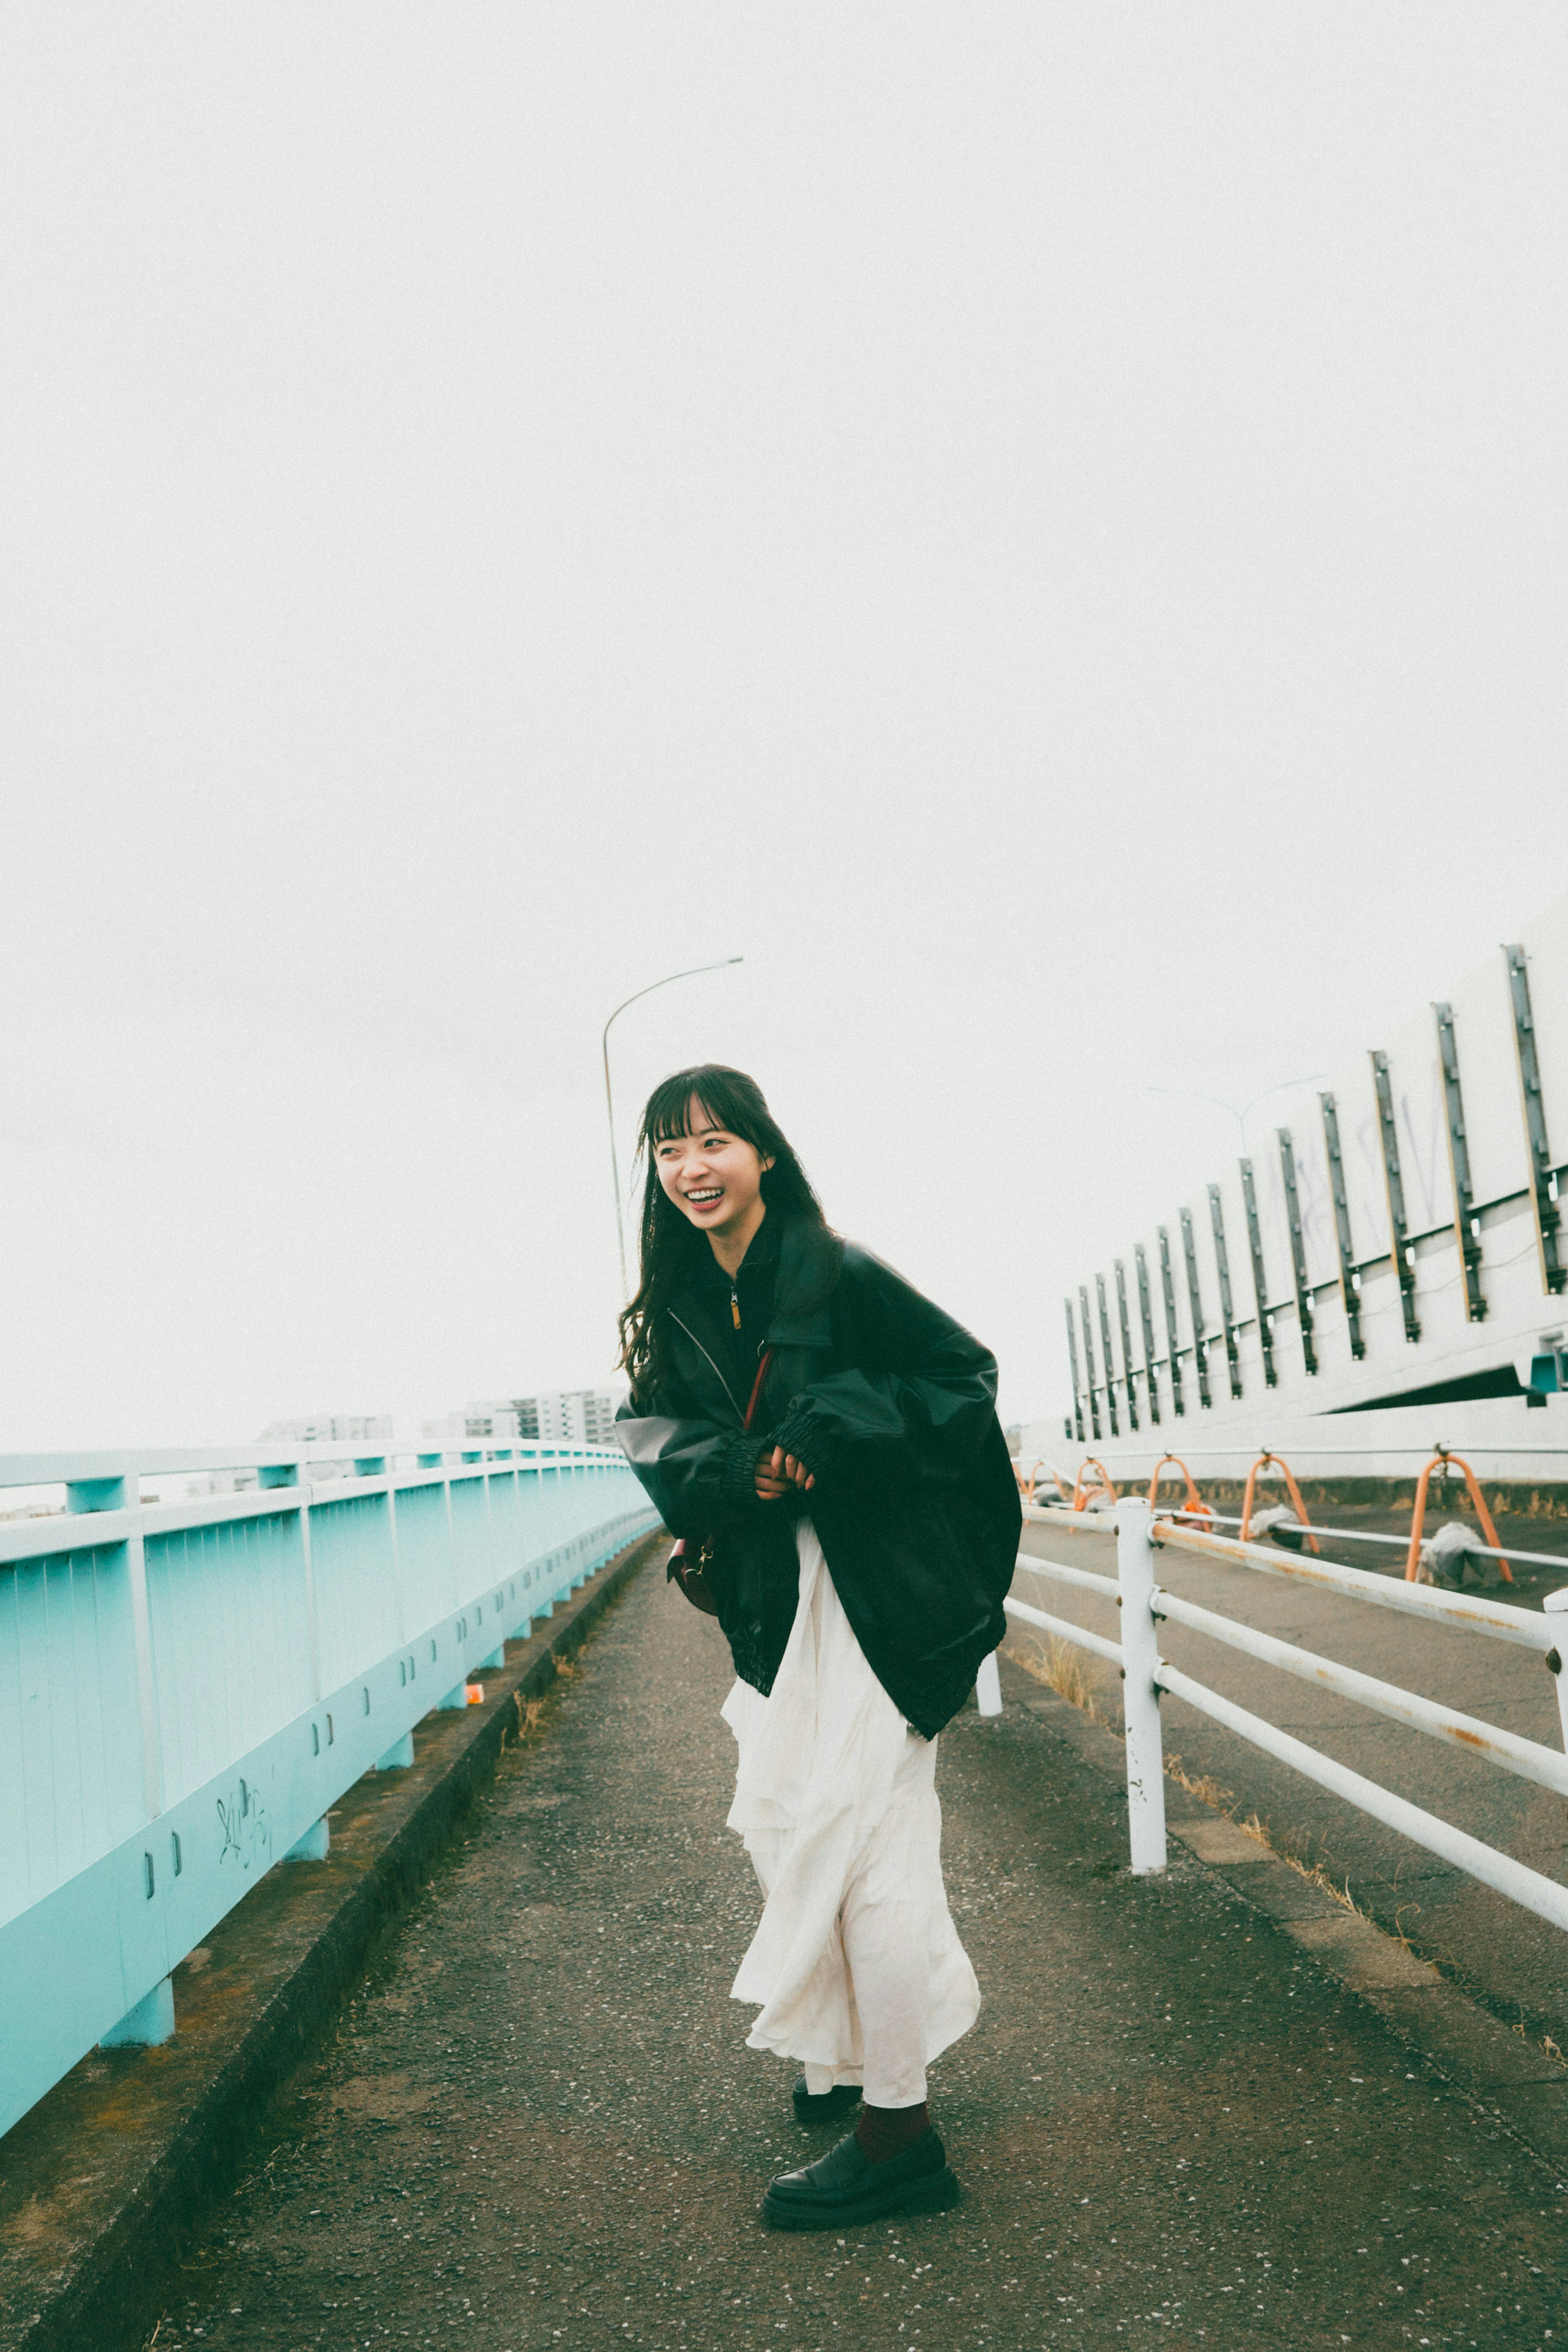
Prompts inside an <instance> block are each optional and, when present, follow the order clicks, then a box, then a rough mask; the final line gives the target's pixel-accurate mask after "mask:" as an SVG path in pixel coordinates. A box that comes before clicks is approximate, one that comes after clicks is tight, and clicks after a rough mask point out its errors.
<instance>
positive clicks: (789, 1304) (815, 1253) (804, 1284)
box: [768, 1218, 844, 1348]
mask: <svg viewBox="0 0 1568 2352" xmlns="http://www.w3.org/2000/svg"><path fill="white" fill-rule="evenodd" d="M843 1262H844V1245H843V1244H842V1242H841V1240H840V1239H839V1237H838V1235H837V1234H831V1233H830V1232H829V1231H828V1229H827V1227H826V1226H825V1225H814V1224H808V1223H804V1222H803V1221H802V1220H801V1219H800V1218H796V1219H793V1220H792V1221H791V1222H790V1223H789V1224H787V1225H786V1226H785V1227H784V1229H783V1231H782V1233H781V1234H779V1280H778V1284H777V1286H776V1287H775V1289H774V1293H773V1320H772V1322H771V1323H770V1324H769V1325H768V1346H769V1347H770V1348H827V1347H831V1344H832V1338H833V1330H832V1321H831V1317H830V1315H829V1311H828V1302H829V1300H830V1299H831V1297H832V1295H833V1292H834V1290H835V1289H836V1288H837V1287H838V1280H839V1275H840V1273H841V1270H842V1266H843Z"/></svg>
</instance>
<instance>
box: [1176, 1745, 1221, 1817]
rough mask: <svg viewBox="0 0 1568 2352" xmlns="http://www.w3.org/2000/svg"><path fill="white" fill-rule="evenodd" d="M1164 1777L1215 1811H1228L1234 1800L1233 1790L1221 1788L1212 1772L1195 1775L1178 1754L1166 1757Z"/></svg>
mask: <svg viewBox="0 0 1568 2352" xmlns="http://www.w3.org/2000/svg"><path fill="white" fill-rule="evenodd" d="M1166 1780H1174V1781H1175V1782H1176V1786H1177V1787H1178V1788H1180V1789H1185V1790H1186V1792H1187V1794H1188V1796H1189V1797H1196V1798H1197V1800H1198V1802H1199V1803H1200V1804H1204V1805H1212V1807H1213V1808H1214V1811H1216V1812H1217V1813H1228V1811H1230V1808H1231V1806H1232V1805H1233V1804H1234V1803H1235V1802H1236V1799H1235V1795H1234V1793H1233V1791H1232V1790H1229V1789H1222V1788H1221V1787H1220V1785H1219V1783H1218V1780H1216V1779H1215V1777H1214V1775H1213V1773H1212V1772H1200V1773H1197V1774H1196V1775H1195V1774H1193V1773H1191V1772H1189V1771H1188V1770H1187V1769H1186V1765H1185V1764H1184V1763H1183V1762H1182V1760H1181V1758H1180V1757H1179V1756H1167V1757H1166Z"/></svg>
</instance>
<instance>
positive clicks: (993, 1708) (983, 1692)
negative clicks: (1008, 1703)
mask: <svg viewBox="0 0 1568 2352" xmlns="http://www.w3.org/2000/svg"><path fill="white" fill-rule="evenodd" d="M975 1698H976V1703H977V1706H978V1707H979V1710H980V1713H981V1714H982V1715H1000V1713H1001V1711H1002V1678H1001V1675H1000V1674H999V1673H998V1670H997V1654H996V1652H995V1651H994V1650H993V1651H992V1652H991V1654H990V1655H989V1656H988V1657H985V1658H982V1659H981V1660H980V1671H979V1673H978V1674H977V1675H976V1677H975Z"/></svg>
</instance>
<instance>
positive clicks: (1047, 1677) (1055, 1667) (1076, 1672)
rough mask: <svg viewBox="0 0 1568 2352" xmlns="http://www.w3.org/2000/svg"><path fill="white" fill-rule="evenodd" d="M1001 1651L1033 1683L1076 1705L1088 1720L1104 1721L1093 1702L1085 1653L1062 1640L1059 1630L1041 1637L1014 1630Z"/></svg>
mask: <svg viewBox="0 0 1568 2352" xmlns="http://www.w3.org/2000/svg"><path fill="white" fill-rule="evenodd" d="M1002 1655H1003V1657H1004V1658H1010V1659H1011V1660H1012V1663H1013V1664H1014V1665H1015V1666H1021V1667H1022V1668H1023V1670H1024V1672H1025V1674H1026V1675H1033V1677H1034V1679H1035V1681H1036V1682H1037V1683H1043V1684H1044V1685H1045V1686H1046V1688H1047V1690H1053V1691H1055V1693H1056V1695H1057V1696H1058V1697H1059V1698H1064V1699H1066V1700H1067V1701H1068V1702H1069V1704H1070V1705H1071V1706H1075V1707H1077V1708H1078V1709H1079V1710H1080V1711H1081V1712H1082V1714H1084V1715H1086V1716H1087V1717H1089V1720H1090V1722H1091V1723H1103V1721H1104V1717H1103V1716H1102V1715H1101V1713H1100V1710H1099V1706H1097V1704H1096V1699H1095V1691H1094V1677H1093V1674H1092V1669H1091V1667H1090V1664H1089V1658H1088V1655H1087V1653H1086V1652H1084V1651H1082V1650H1081V1649H1079V1647H1078V1645H1077V1643H1073V1642H1068V1641H1065V1640H1063V1638H1062V1636H1061V1634H1060V1633H1049V1634H1046V1635H1045V1636H1044V1637H1043V1638H1042V1637H1041V1636H1040V1634H1038V1633H1027V1634H1026V1633H1015V1634H1014V1635H1013V1636H1012V1638H1011V1639H1010V1641H1009V1642H1007V1643H1004V1645H1003V1648H1002Z"/></svg>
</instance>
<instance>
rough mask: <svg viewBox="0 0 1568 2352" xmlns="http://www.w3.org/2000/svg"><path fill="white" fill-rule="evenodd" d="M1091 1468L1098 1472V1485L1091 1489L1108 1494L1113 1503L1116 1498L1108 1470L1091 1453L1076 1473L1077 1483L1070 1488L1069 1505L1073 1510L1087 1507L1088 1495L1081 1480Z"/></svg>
mask: <svg viewBox="0 0 1568 2352" xmlns="http://www.w3.org/2000/svg"><path fill="white" fill-rule="evenodd" d="M1091 1470H1093V1471H1096V1472H1098V1474H1099V1478H1100V1484H1099V1485H1098V1486H1096V1487H1094V1488H1093V1490H1092V1491H1093V1492H1094V1493H1095V1494H1096V1495H1109V1496H1110V1497H1111V1500H1112V1501H1113V1503H1114V1502H1115V1501H1117V1500H1118V1496H1117V1494H1116V1489H1115V1487H1114V1486H1113V1485H1112V1483H1111V1475H1110V1472H1109V1471H1108V1470H1107V1469H1106V1467H1105V1465H1104V1464H1103V1462H1096V1461H1095V1459H1094V1457H1093V1455H1092V1454H1089V1455H1088V1456H1087V1457H1086V1458H1085V1460H1084V1463H1083V1465H1082V1469H1080V1471H1079V1473H1078V1484H1077V1485H1076V1486H1074V1488H1073V1489H1072V1506H1071V1507H1072V1508H1073V1509H1074V1510H1075V1511H1086V1510H1087V1509H1088V1508H1089V1496H1088V1495H1087V1494H1086V1493H1085V1492H1084V1488H1083V1481H1084V1477H1085V1475H1087V1473H1088V1472H1089V1471H1091Z"/></svg>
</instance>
